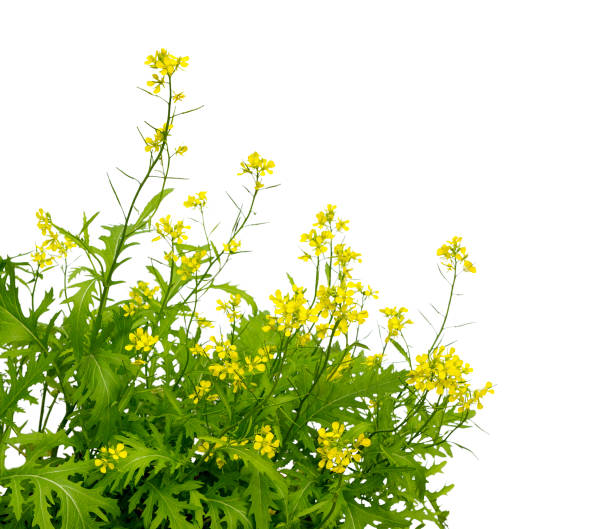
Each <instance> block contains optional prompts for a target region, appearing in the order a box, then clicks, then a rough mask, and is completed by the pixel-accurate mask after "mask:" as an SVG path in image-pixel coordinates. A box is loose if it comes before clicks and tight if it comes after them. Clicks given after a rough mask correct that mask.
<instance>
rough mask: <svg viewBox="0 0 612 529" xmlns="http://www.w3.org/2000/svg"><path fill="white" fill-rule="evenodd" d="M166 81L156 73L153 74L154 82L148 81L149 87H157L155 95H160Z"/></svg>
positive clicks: (154, 91)
mask: <svg viewBox="0 0 612 529" xmlns="http://www.w3.org/2000/svg"><path fill="white" fill-rule="evenodd" d="M165 82H166V81H165V79H164V77H159V76H158V75H157V74H156V73H154V74H153V80H152V81H147V86H155V88H154V90H153V93H154V94H159V91H160V90H161V88H162V87H163V86H164V84H165Z"/></svg>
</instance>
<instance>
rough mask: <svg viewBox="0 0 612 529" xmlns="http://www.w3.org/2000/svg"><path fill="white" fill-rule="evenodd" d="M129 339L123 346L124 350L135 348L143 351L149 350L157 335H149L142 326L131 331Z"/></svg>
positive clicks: (155, 341)
mask: <svg viewBox="0 0 612 529" xmlns="http://www.w3.org/2000/svg"><path fill="white" fill-rule="evenodd" d="M129 339H130V342H131V343H130V344H128V345H126V346H125V350H126V351H131V350H132V349H136V351H140V350H142V351H144V352H147V351H150V350H151V349H152V348H153V346H154V345H155V344H156V343H157V341H158V340H159V338H158V337H157V336H151V335H150V334H149V333H148V332H147V331H145V330H144V329H143V328H138V329H136V332H135V333H134V332H131V333H130V334H129Z"/></svg>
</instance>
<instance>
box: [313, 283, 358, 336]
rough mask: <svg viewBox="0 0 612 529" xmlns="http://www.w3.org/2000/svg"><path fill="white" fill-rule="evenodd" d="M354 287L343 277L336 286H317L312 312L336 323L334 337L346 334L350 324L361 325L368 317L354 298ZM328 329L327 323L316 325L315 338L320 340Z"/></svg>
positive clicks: (355, 291) (354, 285)
mask: <svg viewBox="0 0 612 529" xmlns="http://www.w3.org/2000/svg"><path fill="white" fill-rule="evenodd" d="M355 287H356V284H355V283H353V282H348V283H347V282H346V277H343V278H342V280H341V282H340V284H339V285H337V286H333V287H327V286H325V285H319V288H318V290H317V304H316V305H315V307H314V310H315V312H316V313H317V314H318V315H319V316H320V317H322V318H323V319H324V320H328V318H330V317H331V318H332V319H333V320H335V321H337V322H338V325H337V328H336V331H335V333H334V335H335V336H338V335H339V334H346V333H348V330H349V326H350V324H351V323H354V322H358V323H359V324H362V323H364V322H365V321H366V319H367V317H368V311H367V310H362V309H361V307H360V306H358V304H357V301H356V300H355V298H354V296H355V294H356V293H357V292H358V291H357V290H356V289H355ZM329 329H330V325H329V324H328V323H323V324H320V325H317V337H318V338H319V339H321V340H322V339H323V338H325V336H326V333H327V331H328V330H329Z"/></svg>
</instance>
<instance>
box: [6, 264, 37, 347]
mask: <svg viewBox="0 0 612 529" xmlns="http://www.w3.org/2000/svg"><path fill="white" fill-rule="evenodd" d="M2 264H3V268H4V269H5V270H6V272H5V274H6V275H5V274H2V276H0V346H6V345H13V346H22V345H28V344H36V345H38V347H39V348H40V350H41V351H44V350H45V349H46V348H45V346H44V344H43V343H42V341H41V340H40V338H39V337H38V334H37V329H36V321H32V320H30V319H28V318H26V317H25V315H24V314H23V312H22V310H21V303H20V301H19V291H18V288H17V285H16V281H15V279H16V278H15V265H14V264H13V263H12V262H11V261H9V260H3V261H2ZM43 302H44V300H43ZM34 320H35V319H34Z"/></svg>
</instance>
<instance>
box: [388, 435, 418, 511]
mask: <svg viewBox="0 0 612 529" xmlns="http://www.w3.org/2000/svg"><path fill="white" fill-rule="evenodd" d="M380 448H381V451H382V452H383V453H384V454H385V456H387V459H388V460H389V462H391V463H392V464H393V465H397V467H398V468H401V469H402V470H406V471H409V472H410V473H411V474H412V475H413V476H414V481H415V484H416V487H417V494H418V498H419V500H421V501H422V500H423V497H424V496H425V486H426V483H427V481H426V477H425V469H424V468H423V467H422V466H421V465H419V463H417V462H416V461H415V460H414V459H413V458H411V457H410V456H408V455H406V454H404V453H400V452H390V451H388V450H386V449H385V447H384V446H382V445H380Z"/></svg>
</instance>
